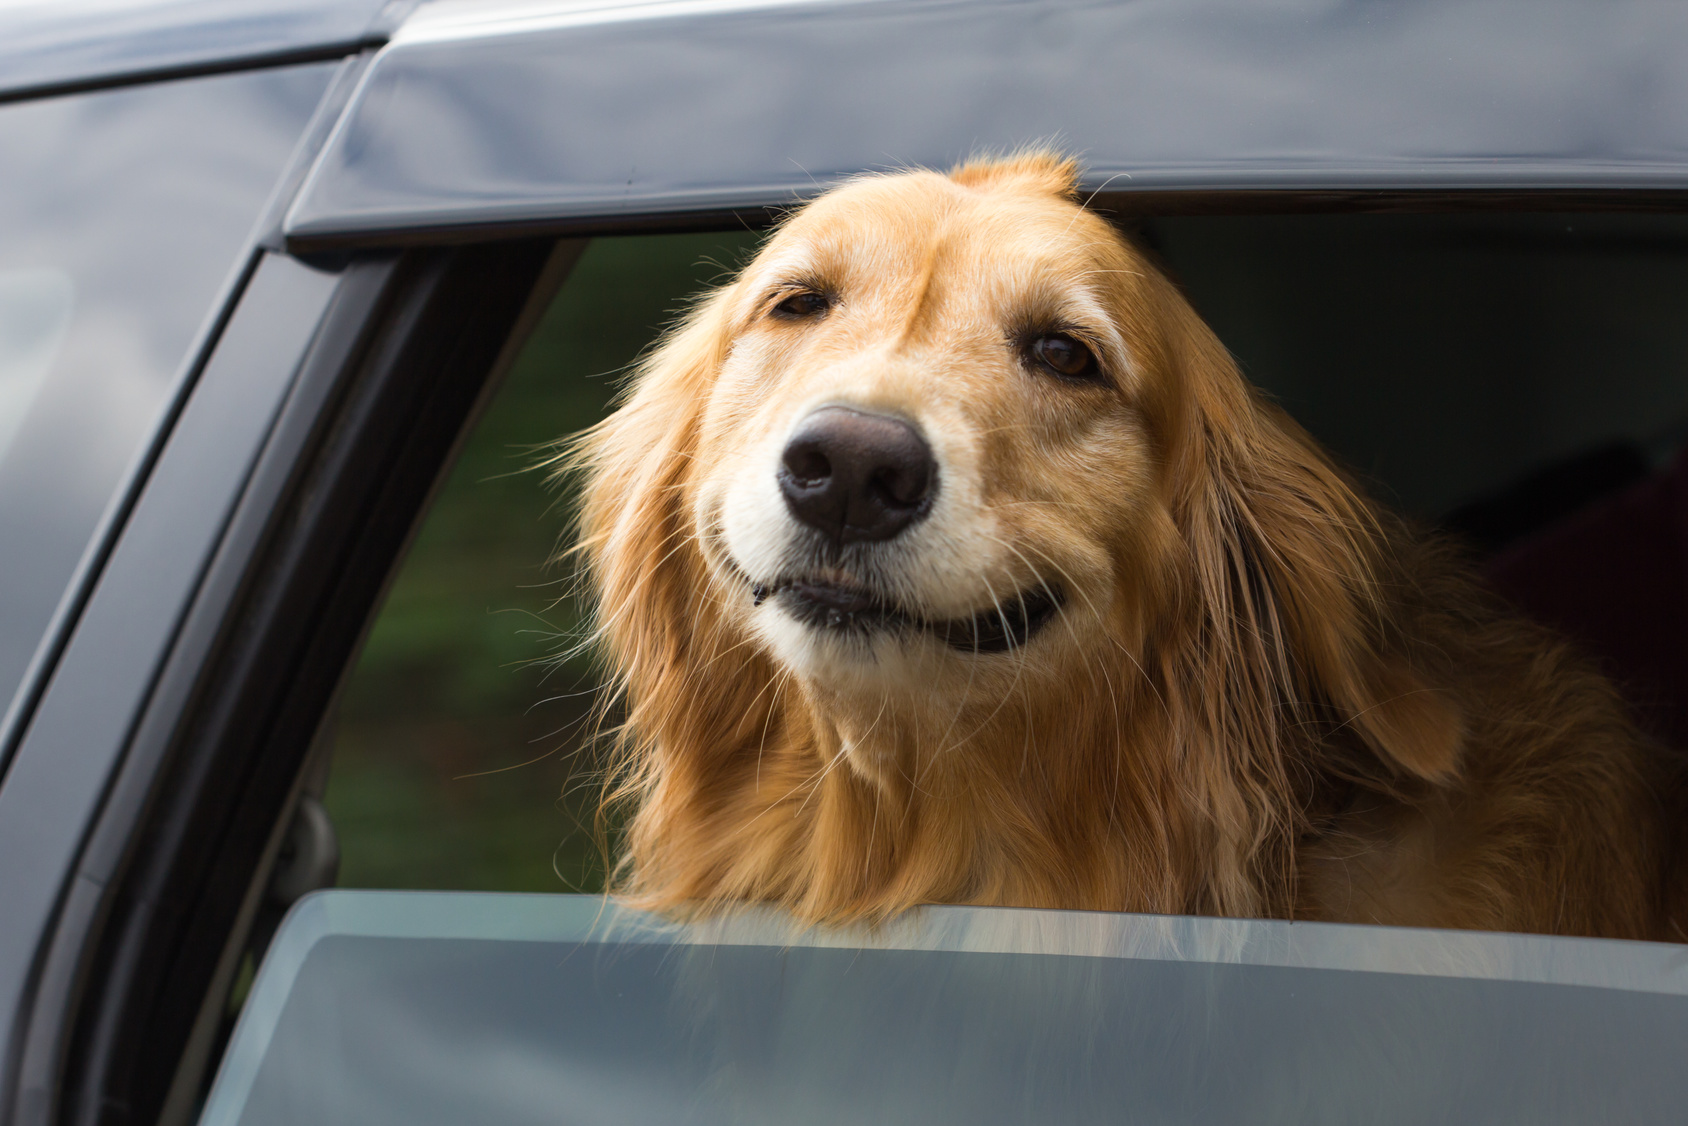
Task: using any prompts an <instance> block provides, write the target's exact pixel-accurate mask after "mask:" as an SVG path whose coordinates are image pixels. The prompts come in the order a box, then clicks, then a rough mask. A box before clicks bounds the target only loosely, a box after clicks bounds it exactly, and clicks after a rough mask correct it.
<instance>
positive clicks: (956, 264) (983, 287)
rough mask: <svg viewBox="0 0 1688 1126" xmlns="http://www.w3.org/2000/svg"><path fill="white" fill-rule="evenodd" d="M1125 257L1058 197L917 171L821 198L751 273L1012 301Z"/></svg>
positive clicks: (1088, 218)
mask: <svg viewBox="0 0 1688 1126" xmlns="http://www.w3.org/2000/svg"><path fill="white" fill-rule="evenodd" d="M1128 254H1129V251H1128V250H1127V249H1126V247H1125V244H1124V242H1123V240H1121V239H1120V237H1119V236H1118V234H1117V233H1116V232H1114V231H1113V229H1112V228H1111V227H1109V226H1108V225H1107V224H1106V223H1105V222H1103V221H1102V220H1100V219H1099V218H1098V217H1097V216H1095V215H1093V214H1091V213H1090V212H1087V211H1085V210H1084V209H1083V208H1081V207H1079V206H1077V205H1076V204H1074V203H1072V202H1071V201H1070V200H1067V199H1065V198H1064V197H1060V196H1056V195H1052V194H1049V193H1046V192H1037V191H1029V190H1024V189H1019V190H1015V189H1012V188H997V189H994V190H993V189H979V188H973V187H968V186H964V185H961V184H957V183H955V182H954V181H952V180H951V179H949V178H948V177H946V176H940V175H938V174H936V173H929V172H921V173H904V174H900V175H895V176H883V177H874V178H867V179H863V180H860V181H855V182H852V183H850V184H847V185H845V186H844V187H841V188H838V189H835V190H833V191H832V192H829V193H827V194H826V195H823V196H821V197H819V198H818V199H816V200H815V201H814V202H812V203H810V204H809V205H808V206H807V207H805V208H804V209H803V210H802V211H800V212H798V213H797V214H796V215H794V216H793V217H792V219H791V220H790V221H789V222H788V223H787V224H786V225H785V227H784V228H782V229H781V230H780V232H779V233H778V234H777V235H776V236H775V237H774V238H773V239H772V240H770V242H769V243H768V245H767V247H766V248H765V249H764V250H763V252H762V254H761V255H759V256H758V260H757V261H756V263H755V264H754V265H753V273H757V274H760V275H762V276H763V280H764V281H767V282H772V283H780V282H787V281H802V282H806V283H809V284H819V285H825V286H829V287H837V288H844V289H853V290H856V291H857V292H858V293H860V292H862V291H864V290H869V289H901V288H902V287H904V286H906V285H908V284H910V283H918V284H920V285H922V286H923V287H924V286H930V285H932V284H933V283H936V284H937V285H938V286H940V287H942V288H943V289H944V290H948V291H954V290H955V289H957V288H958V287H963V288H969V289H973V290H975V291H976V293H977V294H978V296H986V295H994V296H995V297H997V298H999V299H1000V300H1002V301H1007V302H1012V301H1013V300H1014V299H1015V297H1016V296H1017V295H1019V293H1020V292H1021V291H1026V290H1029V291H1035V292H1036V293H1037V294H1038V295H1039V296H1040V297H1041V296H1043V295H1044V294H1047V292H1048V291H1049V289H1050V287H1051V286H1052V285H1060V284H1064V283H1065V284H1076V283H1081V282H1083V281H1085V280H1086V279H1089V278H1093V277H1095V276H1097V274H1098V271H1106V270H1109V269H1113V268H1118V267H1119V266H1120V265H1121V264H1122V262H1121V261H1116V259H1122V258H1123V257H1125V256H1128Z"/></svg>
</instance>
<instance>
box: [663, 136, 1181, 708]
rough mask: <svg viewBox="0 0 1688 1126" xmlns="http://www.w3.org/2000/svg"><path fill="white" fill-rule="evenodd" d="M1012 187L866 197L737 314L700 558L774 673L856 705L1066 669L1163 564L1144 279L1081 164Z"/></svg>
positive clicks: (1124, 612)
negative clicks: (1137, 326) (1078, 174)
mask: <svg viewBox="0 0 1688 1126" xmlns="http://www.w3.org/2000/svg"><path fill="white" fill-rule="evenodd" d="M1018 172H1019V175H1017V176H1016V175H1015V174H1014V173H1013V172H1012V171H1010V172H1007V173H1005V174H1002V173H999V174H998V175H997V176H994V177H992V178H990V179H989V180H987V181H984V182H976V183H968V182H965V181H962V182H958V181H957V180H955V179H952V178H950V177H946V176H940V175H938V174H935V173H922V174H915V175H904V176H897V177H888V178H880V179H868V180H862V181H858V182H856V183H854V184H851V185H849V186H847V187H846V188H844V189H842V190H840V191H837V192H835V193H833V194H830V195H828V196H827V197H824V198H823V199H821V200H820V201H818V202H817V203H815V204H814V205H812V206H810V207H809V208H807V209H805V210H804V211H803V212H801V213H800V214H799V215H798V216H797V217H796V218H795V219H794V220H793V221H792V222H790V223H789V224H788V225H787V226H785V227H784V228H783V229H782V230H781V231H780V232H779V233H778V234H777V235H776V236H775V237H774V238H773V239H772V240H771V241H770V242H769V243H768V245H767V246H766V247H765V248H764V250H763V251H762V252H761V254H759V255H758V257H757V258H756V260H755V261H754V262H753V263H752V264H751V265H750V266H749V267H748V269H746V270H745V272H744V274H743V275H742V276H741V277H740V279H739V280H738V282H737V283H736V284H735V285H734V287H733V290H732V292H731V294H730V297H729V298H728V299H727V302H726V308H725V310H724V313H725V316H726V319H727V325H728V327H727V329H726V332H727V337H728V340H729V341H730V343H729V344H728V346H727V349H726V355H725V358H724V360H723V362H722V363H721V365H720V371H719V375H718V377H717V379H716V381H715V382H714V385H713V386H712V388H711V389H710V392H709V397H708V403H707V406H706V408H705V410H704V413H703V417H702V420H701V424H700V429H699V440H698V464H697V474H698V476H697V480H696V486H695V487H696V493H695V500H694V503H693V513H692V515H693V520H694V525H695V535H696V539H697V542H698V543H699V544H700V545H701V547H702V549H703V553H704V555H705V558H706V559H707V560H708V565H709V570H710V575H711V579H712V582H713V585H714V587H715V589H716V591H717V595H718V597H719V599H720V600H721V602H722V604H723V605H725V606H726V607H727V608H728V612H729V613H730V614H732V615H733V616H734V617H735V618H737V619H738V620H739V621H741V622H742V623H743V624H744V627H745V628H746V630H747V631H748V632H749V633H751V634H752V635H754V636H755V637H756V638H758V639H759V640H760V641H761V643H762V644H764V645H765V646H766V647H767V648H768V650H769V651H770V652H771V653H772V654H773V655H774V656H775V659H776V660H777V661H778V662H779V664H780V665H782V666H783V667H785V668H786V669H789V670H791V671H793V672H794V673H796V674H797V675H798V676H800V677H801V678H803V679H804V680H805V681H807V682H809V683H810V684H811V685H813V686H814V687H815V688H816V689H817V690H819V691H821V692H825V693H829V694H832V695H834V696H836V697H837V698H838V699H840V700H841V701H847V700H850V699H855V700H857V701H858V702H859V705H860V706H861V707H862V708H864V709H872V710H877V709H881V708H883V707H885V706H887V705H886V701H887V700H888V699H891V700H892V701H893V703H892V706H895V700H896V699H898V698H902V697H914V698H918V699H919V700H921V701H923V702H924V703H930V702H931V700H932V697H934V696H938V697H943V698H944V699H945V701H946V702H948V703H950V704H952V705H953V704H965V703H966V702H967V701H968V700H969V699H976V700H980V701H984V700H990V701H1000V700H1001V699H1002V694H1003V693H1004V692H1006V691H1010V690H1011V689H1013V690H1018V689H1022V688H1024V687H1026V685H1025V678H1026V677H1027V676H1028V675H1029V676H1031V677H1033V678H1034V679H1051V680H1060V679H1062V678H1064V677H1070V676H1072V675H1074V673H1073V671H1072V668H1071V667H1070V666H1072V665H1074V664H1075V663H1081V662H1082V661H1083V659H1084V655H1085V654H1086V653H1089V652H1093V651H1094V649H1095V648H1096V646H1097V645H1098V644H1099V636H1098V634H1099V633H1101V632H1104V631H1107V632H1117V631H1118V629H1119V628H1120V626H1121V618H1122V616H1130V615H1131V613H1132V612H1134V610H1135V609H1136V607H1135V605H1134V603H1135V602H1136V601H1137V599H1136V598H1135V595H1136V594H1137V593H1138V592H1137V590H1135V589H1134V587H1139V586H1140V585H1141V584H1134V583H1132V582H1131V581H1130V579H1131V577H1132V576H1133V575H1141V574H1142V572H1143V571H1144V570H1145V568H1147V569H1149V570H1153V569H1155V567H1156V566H1157V565H1158V564H1157V561H1155V560H1153V559H1152V558H1147V557H1149V556H1152V555H1153V552H1152V551H1151V550H1150V545H1151V544H1152V542H1153V540H1154V536H1153V535H1152V534H1151V530H1152V529H1153V527H1154V526H1155V524H1156V522H1157V521H1156V518H1157V517H1159V521H1160V523H1161V524H1163V525H1164V524H1165V522H1166V521H1165V511H1166V506H1165V502H1164V500H1163V498H1161V497H1160V496H1159V495H1158V485H1159V480H1160V470H1159V465H1158V460H1159V455H1158V453H1157V447H1159V446H1161V443H1160V442H1159V441H1158V440H1157V436H1156V434H1155V424H1156V417H1155V416H1156V414H1157V413H1164V411H1163V409H1161V408H1160V405H1159V404H1158V403H1157V402H1156V401H1155V399H1156V396H1155V394H1154V391H1155V388H1153V387H1152V386H1151V384H1150V381H1149V380H1147V379H1146V378H1145V375H1144V366H1143V364H1142V362H1141V354H1142V351H1143V349H1142V347H1141V344H1142V342H1141V341H1139V340H1136V339H1134V334H1133V332H1132V327H1133V323H1134V320H1135V318H1134V317H1133V316H1132V310H1133V309H1134V308H1136V307H1138V306H1140V305H1141V304H1142V303H1143V301H1144V296H1143V295H1142V294H1141V293H1140V292H1139V291H1140V289H1141V286H1140V282H1141V280H1142V278H1143V277H1144V274H1145V271H1144V269H1143V265H1142V263H1141V262H1140V261H1139V260H1138V259H1137V257H1136V255H1135V254H1134V253H1133V252H1132V250H1131V249H1130V248H1129V247H1128V246H1127V245H1126V244H1125V243H1124V242H1123V241H1122V240H1121V239H1120V238H1119V236H1118V235H1117V234H1116V233H1114V232H1113V231H1112V230H1110V229H1109V228H1108V227H1107V226H1106V224H1104V223H1103V222H1102V221H1101V220H1099V219H1097V218H1096V217H1095V216H1093V215H1091V214H1089V213H1087V212H1084V211H1082V210H1081V209H1080V208H1079V207H1078V206H1077V205H1076V204H1074V203H1073V202H1072V201H1071V200H1070V199H1069V198H1068V197H1067V195H1066V193H1065V191H1064V190H1063V189H1064V187H1065V184H1066V182H1067V179H1066V177H1067V176H1068V174H1069V172H1068V170H1067V169H1064V168H1061V167H1059V166H1057V167H1049V166H1047V165H1044V166H1042V167H1035V168H1027V169H1021V170H1018ZM1034 654H1035V659H1028V657H1031V656H1032V655H1034Z"/></svg>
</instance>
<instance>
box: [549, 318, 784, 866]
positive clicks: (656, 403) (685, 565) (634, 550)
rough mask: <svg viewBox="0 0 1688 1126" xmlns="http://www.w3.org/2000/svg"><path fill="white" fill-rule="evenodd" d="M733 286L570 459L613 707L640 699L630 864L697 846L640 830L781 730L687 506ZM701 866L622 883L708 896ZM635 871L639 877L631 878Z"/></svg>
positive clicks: (609, 795) (762, 671) (619, 746)
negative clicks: (578, 480)
mask: <svg viewBox="0 0 1688 1126" xmlns="http://www.w3.org/2000/svg"><path fill="white" fill-rule="evenodd" d="M731 294H732V290H731V287H727V288H725V289H723V290H719V291H717V292H716V293H715V294H713V295H712V296H710V297H708V298H707V299H705V300H704V301H702V302H701V303H700V304H699V305H698V306H697V307H696V308H695V309H694V310H693V311H692V313H691V315H690V316H688V317H687V318H686V319H685V320H684V321H683V322H681V324H680V325H678V326H677V327H676V329H675V330H674V331H672V332H671V333H670V334H669V336H668V337H667V338H666V339H665V340H664V341H663V342H662V343H661V344H660V345H659V346H658V347H657V348H656V349H655V350H654V351H653V352H652V353H651V354H650V355H649V356H648V357H647V358H646V359H645V361H644V362H643V363H642V364H641V365H640V366H639V369H638V371H637V372H636V373H635V378H634V381H633V385H632V388H633V389H632V393H631V394H630V396H629V397H628V398H627V400H626V401H625V402H624V403H623V404H622V405H621V407H620V409H618V410H616V411H615V412H614V413H613V414H611V415H610V416H609V417H608V418H606V419H605V420H604V421H603V422H601V423H599V424H598V425H597V426H595V427H593V428H592V429H591V430H588V431H587V432H586V433H584V434H583V435H581V436H580V437H578V438H577V439H576V440H575V442H574V443H573V446H572V448H571V449H570V450H569V451H568V452H567V453H565V454H564V455H563V457H562V458H560V459H559V461H560V464H561V470H560V471H561V472H562V473H578V474H580V475H582V477H583V488H582V497H581V505H580V515H579V529H578V538H577V541H576V546H575V547H574V549H573V551H574V552H575V553H578V554H579V555H580V556H581V557H583V561H584V563H585V570H586V572H587V574H588V576H589V578H590V581H591V583H592V586H593V588H594V593H595V594H596V596H597V621H596V630H595V635H594V637H593V641H594V642H595V643H596V645H597V646H598V648H599V651H600V652H601V653H602V655H603V658H604V660H605V662H606V664H607V666H608V668H609V670H610V672H611V674H612V676H613V677H614V680H613V688H614V690H615V691H614V692H613V693H612V694H611V695H610V696H608V697H607V698H606V699H605V700H604V702H603V705H602V706H603V708H604V713H603V714H604V715H607V714H608V713H609V711H610V709H611V708H613V706H614V705H615V704H616V703H617V702H618V701H619V702H620V703H621V704H622V705H623V706H624V707H625V709H626V714H625V716H624V717H623V719H624V722H623V723H622V725H621V726H620V727H619V728H618V734H617V742H616V748H615V761H613V762H612V764H611V767H610V771H609V785H608V787H607V789H606V795H605V797H606V802H605V804H606V805H607V806H613V805H619V804H627V805H630V806H633V807H635V808H636V810H637V813H636V816H635V819H634V821H633V823H632V825H631V826H630V827H629V829H628V833H629V837H630V839H629V841H628V845H629V847H628V849H627V850H626V852H625V853H624V857H623V864H624V865H625V864H626V858H627V857H629V856H632V855H635V854H637V855H640V856H645V857H651V856H657V857H674V858H678V857H679V855H680V854H681V853H684V852H685V851H686V850H685V849H683V848H681V849H676V848H673V847H667V848H663V849H648V848H643V847H640V843H641V842H640V838H641V837H642V836H649V835H652V834H658V833H661V832H662V831H663V826H662V825H661V824H660V823H659V822H661V821H662V820H664V819H665V818H667V817H669V816H670V815H674V814H679V813H681V812H682V811H683V810H684V808H685V807H686V806H687V805H688V804H697V805H702V806H707V804H708V803H709V802H710V801H711V800H712V798H713V797H714V796H715V795H716V794H717V792H718V788H719V787H720V786H721V785H722V780H723V779H724V778H726V777H728V776H729V775H730V773H731V772H730V771H729V770H726V769H723V767H724V766H725V764H724V763H723V762H722V761H721V760H724V759H727V758H731V757H732V756H733V755H734V754H735V753H737V752H738V751H739V750H740V749H741V748H743V747H745V746H746V745H747V744H748V743H749V742H750V740H751V739H752V738H753V737H755V736H756V735H757V734H759V733H761V734H765V733H766V731H767V725H768V720H769V710H770V702H769V700H768V696H767V693H765V692H763V691H761V689H762V688H763V687H764V686H765V685H767V684H768V683H769V681H770V680H771V679H772V677H773V670H772V669H771V668H769V667H767V662H766V660H765V658H762V657H760V656H759V655H757V654H756V652H755V651H754V650H753V649H752V648H751V647H749V646H745V645H742V644H739V643H738V642H737V639H736V638H734V637H731V636H729V631H728V630H727V627H726V625H725V623H724V619H723V616H722V614H721V613H720V612H719V608H718V606H717V605H716V604H715V603H714V602H713V601H712V597H711V594H710V590H711V585H710V580H709V576H708V573H707V570H706V565H705V562H704V558H703V556H702V553H701V552H700V550H699V548H698V545H697V543H696V536H695V532H694V530H693V528H692V527H691V525H690V523H689V519H688V516H687V505H686V503H685V499H686V497H687V495H688V492H689V490H690V489H691V487H692V468H693V455H694V451H695V449H696V445H697V441H698V427H699V422H700V417H701V413H702V410H703V407H704V405H705V404H706V403H707V402H708V401H709V392H710V387H711V385H712V384H713V382H714V380H715V378H716V375H717V372H718V371H719V368H720V365H721V363H722V361H723V359H724V358H725V350H726V346H727V333H726V317H727V304H728V301H729V299H730V297H731ZM674 748H686V749H687V750H688V753H686V754H683V755H680V754H673V753H671V751H672V749H674ZM676 819H677V820H680V821H688V820H689V821H696V820H699V819H697V818H685V817H678V818H676ZM692 859H693V860H694V862H696V861H701V860H702V859H703V858H702V857H696V856H694V857H693V858H692ZM691 867H692V868H693V869H694V870H693V872H692V873H691V874H690V875H681V874H679V873H663V872H656V871H649V870H644V869H641V870H639V871H637V872H632V871H628V870H626V869H625V868H624V869H623V870H622V871H619V872H617V873H614V874H613V879H612V883H614V884H617V885H620V886H622V888H623V890H628V891H632V892H634V893H637V892H638V891H639V890H640V888H641V887H663V888H666V889H671V890H673V891H675V892H677V898H685V897H687V896H691V895H700V894H702V893H703V886H702V884H703V882H704V881H705V879H706V877H705V875H704V871H703V870H704V869H707V867H708V865H707V864H705V863H694V864H692V865H691ZM628 876H631V878H632V879H633V880H634V881H635V882H636V883H637V884H638V885H639V886H635V887H629V886H627V884H626V880H624V879H623V878H622V877H628Z"/></svg>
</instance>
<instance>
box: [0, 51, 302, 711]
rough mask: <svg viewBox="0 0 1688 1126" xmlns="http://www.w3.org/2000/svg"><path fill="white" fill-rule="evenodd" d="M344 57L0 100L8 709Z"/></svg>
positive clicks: (3, 656) (2, 597)
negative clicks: (335, 61) (27, 99)
mask: <svg viewBox="0 0 1688 1126" xmlns="http://www.w3.org/2000/svg"><path fill="white" fill-rule="evenodd" d="M332 69H333V67H332V64H318V65H311V66H299V67H286V68H276V69H271V70H264V71H259V72H254V73H249V74H239V75H228V76H221V77H211V78H197V79H191V80H183V81H177V82H165V83H159V84H156V85H149V86H141V87H134V88H128V89H122V90H115V91H110V92H104V93H92V94H84V95H78V96H74V97H62V98H54V99H50V100H44V101H39V102H18V103H14V104H10V105H6V106H0V183H4V184H5V190H4V191H0V575H4V576H5V582H4V583H0V711H4V706H5V703H6V702H9V701H10V700H11V699H12V696H13V694H14V692H15V691H16V689H17V687H18V685H19V682H20V679H21V678H22V676H23V675H24V672H25V669H26V668H27V666H28V665H29V662H30V660H31V657H32V655H33V654H34V653H35V652H36V649H37V647H38V645H39V644H40V642H41V640H42V637H43V633H44V631H45V630H46V628H47V626H48V623H49V622H50V620H51V619H52V617H53V614H54V610H55V608H56V607H57V606H58V604H59V601H60V599H61V597H62V596H63V595H64V593H65V591H66V588H67V584H69V582H70V581H71V577H72V575H73V574H74V572H75V570H76V568H77V565H78V561H79V560H80V559H81V558H82V556H83V554H84V552H85V551H86V550H87V549H88V547H89V545H90V541H91V538H92V537H93V535H94V533H95V529H96V528H97V527H98V526H99V523H100V520H101V516H102V514H103V513H105V512H106V511H107V510H108V508H109V507H110V506H111V505H112V503H113V500H114V497H115V496H116V495H117V493H118V492H119V490H120V487H121V484H122V482H123V481H124V480H125V477H126V474H127V473H128V472H129V471H130V469H131V467H133V466H134V465H135V464H136V461H137V458H138V457H139V456H140V454H141V453H142V451H143V450H144V448H145V447H146V445H147V442H148V439H149V438H150V437H151V436H152V435H153V434H154V432H155V431H156V430H157V428H158V426H159V423H160V421H161V419H162V417H163V415H164V412H165V410H166V409H167V407H168V404H169V403H170V401H171V399H172V394H173V392H174V391H175V390H176V389H177V388H178V387H179V386H180V383H181V380H182V378H183V376H184V373H185V372H186V371H187V369H188V366H189V364H190V363H191V360H192V356H191V355H190V351H191V349H192V347H193V345H194V341H195V340H196V338H197V337H198V335H199V334H200V333H201V332H202V330H203V329H204V328H205V327H206V326H208V325H209V324H210V323H211V320H212V318H213V316H214V314H215V313H216V311H217V310H216V307H215V306H216V303H217V298H218V295H219V294H220V293H221V292H222V290H223V287H224V286H225V285H226V284H227V283H228V282H229V281H230V280H231V279H232V278H233V277H235V276H236V273H237V271H238V270H239V269H240V268H241V266H242V251H243V248H244V246H245V244H246V243H247V241H248V239H249V238H250V237H251V235H252V232H253V227H254V225H255V224H256V222H257V221H258V219H259V216H260V213H261V211H262V208H263V206H264V203H265V200H266V199H267V198H268V196H269V194H270V192H271V191H272V190H273V189H274V187H275V185H276V181H277V178H278V177H279V175H280V173H281V170H282V168H283V167H284V165H285V164H286V161H287V159H288V156H289V154H290V153H291V152H292V150H293V148H294V146H295V144H296V143H297V142H298V139H299V137H300V134H301V131H302V130H303V128H304V126H305V123H306V121H307V120H308V119H309V117H310V114H311V112H312V110H313V108H314V107H315V105H316V103H317V100H318V99H319V97H320V96H321V95H322V92H323V90H324V89H325V87H326V84H327V82H328V79H329V76H330V74H331V72H332Z"/></svg>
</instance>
